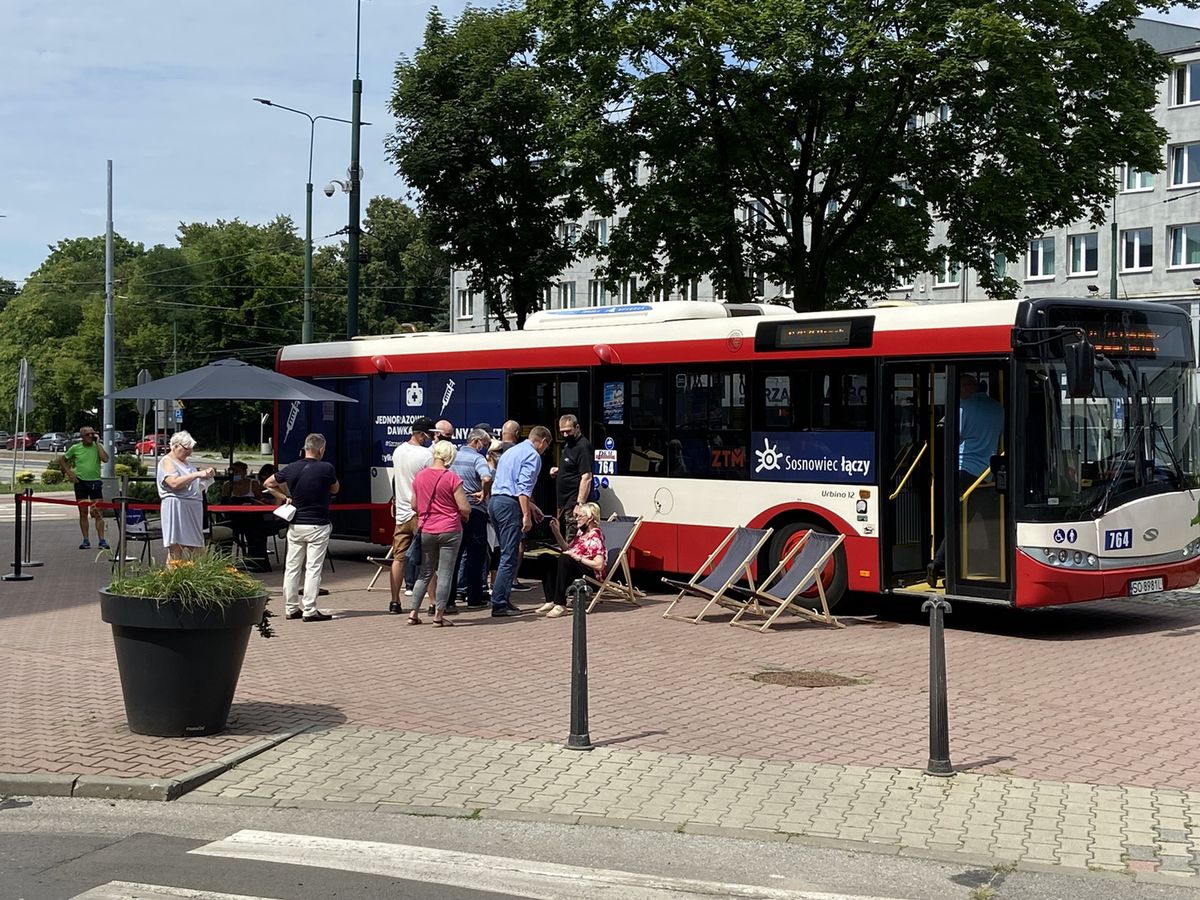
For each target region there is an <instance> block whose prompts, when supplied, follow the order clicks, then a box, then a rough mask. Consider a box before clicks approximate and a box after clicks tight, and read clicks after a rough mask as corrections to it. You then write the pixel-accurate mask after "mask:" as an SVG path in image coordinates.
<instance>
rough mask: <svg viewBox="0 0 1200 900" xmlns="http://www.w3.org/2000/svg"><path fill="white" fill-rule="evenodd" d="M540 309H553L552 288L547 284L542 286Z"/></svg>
mask: <svg viewBox="0 0 1200 900" xmlns="http://www.w3.org/2000/svg"><path fill="white" fill-rule="evenodd" d="M542 309H554V288H552V287H550V286H549V285H547V286H546V287H544V288H542Z"/></svg>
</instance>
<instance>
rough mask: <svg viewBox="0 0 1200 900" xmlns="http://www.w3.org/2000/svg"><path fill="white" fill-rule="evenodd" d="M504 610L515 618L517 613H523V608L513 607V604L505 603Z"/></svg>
mask: <svg viewBox="0 0 1200 900" xmlns="http://www.w3.org/2000/svg"><path fill="white" fill-rule="evenodd" d="M504 608H505V609H506V610H508V614H509V615H510V616H515V615H516V614H517V613H519V612H520V611H521V608H520V607H519V606H513V605H512V604H511V603H505V604H504Z"/></svg>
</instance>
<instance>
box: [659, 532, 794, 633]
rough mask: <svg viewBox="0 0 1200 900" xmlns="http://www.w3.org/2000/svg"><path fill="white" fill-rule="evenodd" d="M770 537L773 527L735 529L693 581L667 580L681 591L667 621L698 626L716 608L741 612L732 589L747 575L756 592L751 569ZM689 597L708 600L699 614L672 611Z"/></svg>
mask: <svg viewBox="0 0 1200 900" xmlns="http://www.w3.org/2000/svg"><path fill="white" fill-rule="evenodd" d="M770 537H771V529H770V528H740V527H739V528H732V529H730V531H729V534H727V535H726V536H725V539H724V540H723V541H721V543H720V544H718V545H717V549H716V550H714V551H713V552H712V553H711V554H710V555H709V557H708V559H707V560H705V562H704V565H702V566H701V567H700V571H698V572H697V573H696V574H695V575H693V576H692V578H691V580H690V581H676V580H674V579H672V578H664V579H663V583H664V584H667V585H670V586H671V587H673V588H675V589H676V590H678V591H679V595H678V596H677V597H676V598H675V599H674V600H672V601H671V605H670V606H668V607H667V609H666V611H665V612H664V613H663V618H664V619H679V620H680V621H681V622H691V623H692V624H696V623H697V622H700V621H702V620H703V619H704V617H705V616H706V615H708V611H709V610H710V609H712V608H713V607H714V606H724V607H729V608H735V609H740V608H741V606H742V604H741V603H739V602H737V601H733V600H731V599H730V597H729V589H730V588H731V587H733V586H734V585H735V584H737V583H738V582H739V581H741V579H742V577H743V576H745V578H746V581H747V583H748V584H749V585H750V589H751V590H753V589H754V576H753V575H752V574H751V572H750V566H751V565H753V563H754V558H755V557H756V556H758V554H759V551H761V550H762V548H763V546H764V545H765V544H766V543H767V540H768V539H769V538H770ZM689 596H690V597H698V598H700V599H701V600H704V601H706V602H705V604H704V608H703V609H702V610H700V613H699V615H697V616H696V617H695V618H693V617H691V616H683V615H679V614H678V613H672V612H671V610H673V609H674V608H675V607H676V605H677V604H679V603H680V602H681V601H682V600H683V599H684V597H689Z"/></svg>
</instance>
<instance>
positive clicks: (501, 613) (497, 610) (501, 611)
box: [492, 606, 512, 619]
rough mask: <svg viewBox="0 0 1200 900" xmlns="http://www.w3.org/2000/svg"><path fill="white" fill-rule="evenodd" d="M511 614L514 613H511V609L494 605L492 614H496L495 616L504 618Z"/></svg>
mask: <svg viewBox="0 0 1200 900" xmlns="http://www.w3.org/2000/svg"><path fill="white" fill-rule="evenodd" d="M511 615H512V613H510V612H509V611H508V610H507V609H506V608H505V607H503V606H499V607H493V609H492V616H494V617H495V618H497V619H502V618H504V617H505V616H511Z"/></svg>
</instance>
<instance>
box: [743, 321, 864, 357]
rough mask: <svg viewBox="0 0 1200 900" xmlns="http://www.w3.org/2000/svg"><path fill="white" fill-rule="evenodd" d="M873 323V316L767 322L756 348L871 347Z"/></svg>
mask: <svg viewBox="0 0 1200 900" xmlns="http://www.w3.org/2000/svg"><path fill="white" fill-rule="evenodd" d="M874 325H875V319H874V317H873V316H855V317H853V318H845V319H820V320H809V321H807V322H764V323H762V324H761V325H760V326H759V331H758V334H757V335H756V337H755V349H756V350H758V351H759V352H762V351H770V350H828V349H832V348H844V347H869V346H871V333H872V331H873V330H874Z"/></svg>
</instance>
